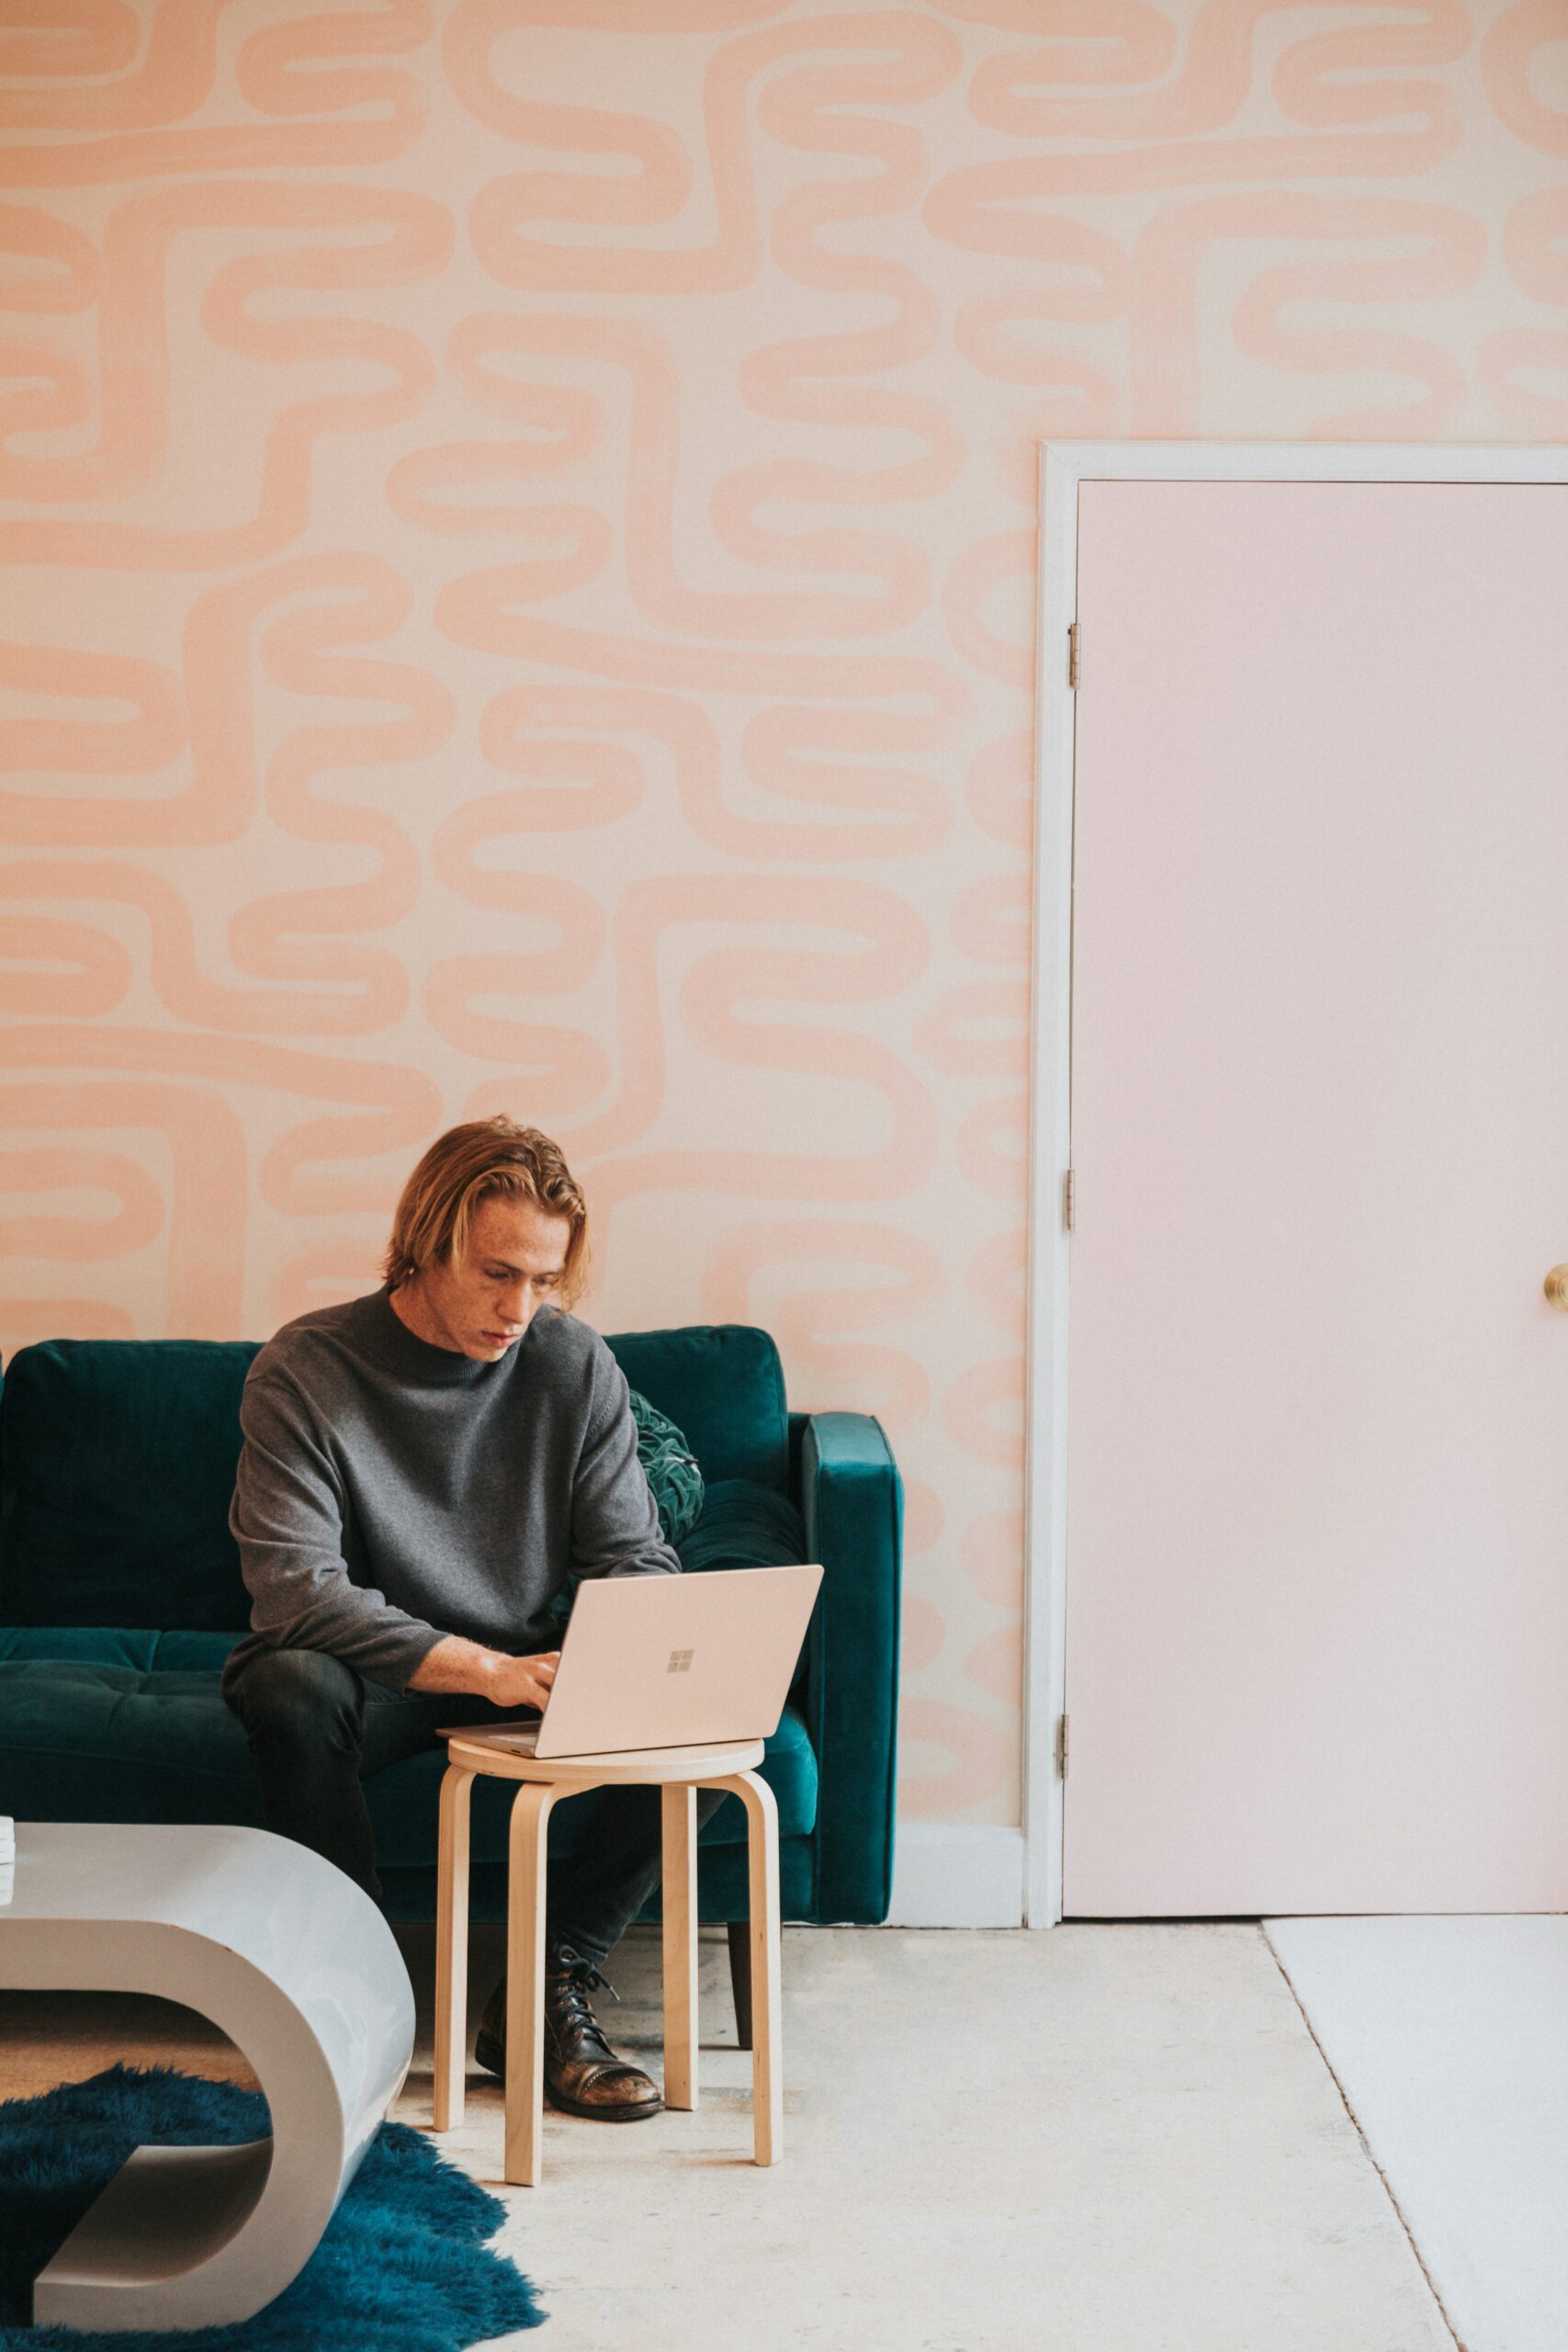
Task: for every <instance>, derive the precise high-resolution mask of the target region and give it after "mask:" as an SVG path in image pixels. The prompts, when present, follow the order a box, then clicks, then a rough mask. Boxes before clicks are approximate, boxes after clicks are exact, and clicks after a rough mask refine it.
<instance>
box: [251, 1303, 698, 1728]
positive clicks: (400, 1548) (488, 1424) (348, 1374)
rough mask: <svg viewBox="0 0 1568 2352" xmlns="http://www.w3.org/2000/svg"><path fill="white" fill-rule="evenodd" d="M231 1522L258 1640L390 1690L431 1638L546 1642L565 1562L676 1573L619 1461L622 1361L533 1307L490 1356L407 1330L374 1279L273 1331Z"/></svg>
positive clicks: (627, 1441) (630, 1465)
mask: <svg viewBox="0 0 1568 2352" xmlns="http://www.w3.org/2000/svg"><path fill="white" fill-rule="evenodd" d="M240 1426H241V1429H242V1430H243V1432H244V1444H243V1448H242V1450H241V1453H240V1466H239V1473H238V1477H237V1481H236V1484H235V1487H234V1499H233V1503H232V1505H231V1509H230V1513H229V1524H230V1527H231V1529H232V1531H233V1533H234V1537H235V1540H236V1542H237V1543H238V1544H239V1547H240V1565H241V1568H242V1570H243V1575H244V1579H245V1584H246V1588H247V1589H248V1590H249V1592H250V1596H251V1626H252V1631H251V1632H250V1633H249V1634H246V1635H245V1636H244V1638H243V1640H242V1641H241V1642H240V1643H239V1644H238V1645H237V1646H236V1647H235V1649H234V1650H233V1651H232V1652H231V1656H230V1658H229V1663H228V1665H227V1666H226V1668H224V1676H223V1682H224V1689H225V1690H226V1691H227V1690H228V1688H229V1687H230V1685H231V1682H232V1679H233V1678H234V1676H235V1675H236V1674H237V1673H238V1672H239V1670H240V1668H242V1667H243V1664H244V1662H245V1660H246V1659H247V1658H248V1657H253V1656H254V1653H255V1652H256V1651H257V1650H258V1649H265V1648H280V1647H283V1646H285V1645H294V1646H299V1647H303V1648H307V1649H317V1650H329V1651H331V1653H332V1654H333V1657H341V1658H343V1659H344V1661H345V1663H346V1664H348V1665H349V1666H352V1667H354V1668H356V1669H357V1670H358V1672H359V1673H361V1674H363V1675H365V1676H366V1677H367V1679H369V1680H370V1681H373V1682H382V1683H386V1684H388V1685H389V1687H390V1688H391V1689H393V1690H403V1689H405V1688H406V1687H407V1684H408V1680H409V1677H410V1676H411V1675H412V1674H413V1673H414V1672H415V1670H416V1669H417V1668H418V1667H419V1665H420V1663H421V1661H422V1660H423V1658H424V1657H426V1656H427V1655H428V1653H429V1652H430V1651H431V1650H433V1649H434V1646H435V1645H436V1643H437V1642H438V1641H440V1640H442V1639H443V1637H444V1636H445V1635H446V1634H466V1635H467V1636H468V1639H469V1640H470V1641H475V1642H482V1643H484V1644H485V1645H486V1646H487V1647H489V1648H491V1649H498V1650H507V1651H511V1652H513V1653H514V1654H516V1655H517V1656H520V1657H521V1656H526V1655H528V1654H529V1653H531V1652H535V1651H538V1650H547V1649H554V1648H557V1647H558V1643H559V1637H558V1633H557V1631H556V1627H555V1624H554V1622H553V1620H552V1618H551V1616H550V1602H551V1600H552V1599H553V1598H554V1596H555V1595H556V1594H557V1593H558V1591H559V1590H560V1589H561V1586H562V1585H563V1584H564V1582H565V1580H566V1577H567V1576H568V1574H569V1572H570V1571H571V1570H575V1571H576V1572H577V1574H578V1575H580V1576H584V1577H614V1576H647V1575H665V1576H670V1575H678V1574H679V1572H680V1566H681V1563H680V1561H679V1559H678V1558H677V1557H676V1555H675V1554H674V1553H673V1552H672V1551H671V1548H670V1546H669V1545H668V1544H666V1543H665V1542H664V1540H663V1538H662V1536H661V1534H660V1527H659V1512H658V1510H657V1507H656V1506H655V1503H654V1500H653V1496H652V1494H651V1492H650V1491H649V1484H648V1480H647V1478H646V1477H645V1476H643V1470H642V1464H641V1463H640V1462H639V1461H638V1459H637V1425H636V1423H635V1422H634V1420H633V1419H632V1413H631V1407H630V1405H629V1403H628V1401H627V1389H626V1374H624V1373H623V1372H622V1370H621V1368H620V1366H619V1364H617V1363H616V1362H615V1357H614V1356H613V1355H612V1354H611V1352H610V1350H609V1349H608V1348H607V1347H606V1346H605V1344H604V1340H602V1339H601V1338H600V1336H599V1334H598V1332H597V1331H595V1330H594V1329H592V1326H591V1325H590V1324H587V1323H581V1322H579V1321H578V1319H577V1317H575V1316H573V1315H570V1314H568V1313H566V1312H565V1311H564V1310H563V1309H561V1308H559V1307H554V1306H541V1307H540V1308H539V1309H538V1310H537V1312H536V1314H535V1317H534V1319H533V1321H532V1322H531V1323H530V1324H529V1326H528V1329H527V1330H526V1332H525V1334H524V1336H523V1338H522V1339H521V1340H518V1341H517V1342H516V1344H515V1345H514V1346H513V1347H512V1348H511V1349H510V1350H509V1351H507V1353H506V1354H505V1355H504V1356H503V1357H502V1359H501V1361H500V1362H499V1363H476V1362H474V1361H473V1360H472V1359H470V1358H469V1357H468V1356H464V1355H459V1354H457V1353H456V1352H455V1351H452V1350H450V1349H446V1348H437V1347H432V1346H431V1345H430V1343H429V1342H428V1341H427V1340H421V1339H418V1338H416V1336H415V1335H414V1333H413V1332H412V1331H411V1330H410V1329H408V1327H407V1325H406V1324H405V1323H403V1322H402V1321H401V1320H400V1317H399V1316H398V1315H397V1313H396V1312H395V1310H394V1309H393V1307H392V1305H391V1299H390V1284H383V1286H382V1287H381V1289H380V1290H378V1291H375V1292H373V1293H372V1294H371V1295H369V1296H368V1297H366V1298H355V1299H351V1300H350V1301H348V1302H347V1303H346V1304H345V1305H344V1306H322V1307H317V1308H316V1309H314V1310H313V1311H312V1312H311V1313H310V1314H308V1315H301V1316H299V1317H297V1318H296V1319H295V1321H293V1322H292V1323H286V1324H285V1325H284V1327H283V1329H281V1330H280V1331H279V1332H278V1333H277V1334H276V1337H275V1338H274V1339H272V1340H268V1342H267V1344H266V1346H265V1347H264V1348H263V1349H262V1351H261V1352H260V1353H259V1354H258V1355H257V1357H256V1359H255V1362H254V1363H253V1364H252V1366H251V1370H250V1374H249V1375H248V1377H247V1379H246V1381H245V1387H244V1394H243V1397H242V1399H241V1404H240Z"/></svg>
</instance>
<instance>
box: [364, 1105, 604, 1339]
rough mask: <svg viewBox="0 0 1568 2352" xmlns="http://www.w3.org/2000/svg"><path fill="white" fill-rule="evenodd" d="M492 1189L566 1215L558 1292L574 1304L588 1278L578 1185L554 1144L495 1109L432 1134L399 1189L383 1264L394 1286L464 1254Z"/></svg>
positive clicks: (585, 1211)
mask: <svg viewBox="0 0 1568 2352" xmlns="http://www.w3.org/2000/svg"><path fill="white" fill-rule="evenodd" d="M497 1193H501V1194H503V1195H505V1196H506V1197H507V1198H509V1199H512V1200H515V1201H535V1202H536V1203H537V1204H538V1205H539V1207H540V1208H541V1209H543V1210H544V1211H545V1213H546V1214H547V1216H564V1217H567V1218H569V1219H570V1224H571V1238H570V1241H569V1242H568V1243H567V1248H566V1266H565V1270H564V1272H563V1273H562V1276H561V1285H560V1290H559V1293H558V1296H559V1298H560V1301H561V1304H562V1305H563V1306H573V1305H575V1303H576V1301H577V1300H578V1299H579V1298H581V1295H582V1292H583V1288H584V1285H585V1283H586V1282H587V1279H588V1204H587V1202H586V1201H585V1200H584V1199H583V1197H582V1189H581V1185H580V1184H579V1183H578V1182H577V1179H576V1177H575V1176H573V1174H572V1172H571V1170H570V1168H569V1167H568V1166H567V1164H566V1161H565V1160H564V1159H562V1157H561V1151H560V1146H559V1145H558V1144H555V1143H552V1142H551V1141H550V1138H549V1136H546V1135H541V1134H540V1133H539V1130H538V1128H537V1127H520V1126H518V1125H517V1124H516V1122H515V1121H514V1120H512V1119H508V1118H505V1117H502V1116H501V1115H500V1114H498V1115H497V1116H496V1117H495V1118H493V1119H470V1120H468V1121H467V1122H466V1123H465V1124H464V1125H462V1126H460V1127H448V1128H447V1130H446V1134H445V1135H444V1136H436V1138H435V1141H434V1143H433V1144H432V1145H431V1147H430V1148H429V1150H428V1151H427V1152H426V1153H425V1155H424V1157H423V1159H422V1160H421V1161H420V1163H419V1165H418V1167H417V1168H416V1169H415V1170H414V1171H413V1173H412V1176H411V1177H410V1178H409V1180H408V1182H407V1183H406V1184H405V1185H404V1186H403V1189H402V1195H401V1198H400V1200H399V1202H398V1205H397V1208H396V1211H395V1212H394V1214H393V1217H392V1234H391V1238H390V1240H389V1242H388V1244H387V1251H386V1256H385V1257H384V1259H383V1260H382V1263H381V1271H382V1272H383V1274H384V1275H385V1276H386V1279H387V1280H388V1282H389V1283H390V1284H391V1285H392V1288H393V1289H394V1290H396V1289H397V1287H398V1285H399V1283H404V1282H407V1281H408V1279H409V1277H410V1275H411V1274H417V1273H422V1272H423V1270H424V1268H425V1267H426V1266H429V1265H432V1264H434V1263H435V1262H436V1261H439V1260H441V1259H445V1258H457V1259H460V1258H462V1257H463V1256H464V1254H465V1252H466V1251H467V1249H468V1227H469V1225H470V1223H471V1221H472V1218H473V1214H474V1211H475V1209H476V1208H478V1206H479V1203H480V1202H481V1201H485V1200H490V1199H491V1198H492V1197H493V1196H494V1195H495V1194H497Z"/></svg>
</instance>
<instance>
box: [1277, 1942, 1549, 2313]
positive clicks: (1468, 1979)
mask: <svg viewBox="0 0 1568 2352" xmlns="http://www.w3.org/2000/svg"><path fill="white" fill-rule="evenodd" d="M1267 1932H1268V1936H1269V1942H1270V1944H1271V1945H1272V1946H1273V1949H1274V1951H1275V1953H1276V1955H1277V1957H1278V1959H1279V1961H1280V1966H1281V1967H1282V1968H1283V1969H1284V1970H1285V1972H1286V1973H1287V1974H1288V1976H1289V1977H1290V1980H1291V1984H1292V1986H1293V1988H1294V1990H1295V1994H1296V1997H1297V1999H1298V2000H1299V2001H1300V2002H1301V2004H1302V2006H1303V2008H1304V2010H1305V2011H1306V2014H1307V2016H1308V2017H1309V2018H1311V2020H1312V2030H1313V2033H1314V2037H1315V2038H1316V2041H1317V2043H1318V2047H1319V2048H1320V2049H1321V2050H1322V2052H1324V2055H1325V2058H1326V2060H1327V2062H1328V2064H1329V2065H1330V2066H1332V2068H1333V2069H1334V2073H1335V2076H1336V2078H1337V2081H1338V2082H1339V2084H1340V2085H1341V2086H1342V2088H1343V2090H1344V2092H1345V2096H1346V2098H1347V2099H1348V2101H1349V2102H1350V2105H1351V2107H1352V2109H1354V2112H1355V2116H1356V2120H1357V2122H1358V2123H1359V2126H1360V2129H1361V2131H1363V2132H1364V2133H1365V2135H1366V2140H1367V2145H1368V2147H1369V2148H1370V2149H1371V2154H1372V2159H1373V2162H1374V2163H1375V2164H1376V2165H1378V2167H1379V2169H1380V2170H1381V2171H1382V2175H1383V2177H1384V2178H1385V2179H1386V2180H1387V2181H1388V2183H1389V2185H1390V2188H1391V2189H1392V2190H1393V2195H1394V2196H1395V2197H1396V2198H1397V2199H1398V2200H1399V2208H1400V2211H1401V2212H1402V2213H1403V2214H1404V2219H1405V2222H1406V2224H1407V2226H1408V2227H1409V2229H1410V2232H1411V2233H1412V2235H1413V2236H1414V2238H1415V2240H1416V2245H1418V2246H1419V2247H1420V2249H1421V2258H1422V2261H1423V2263H1424V2264H1425V2266H1426V2269H1427V2275H1428V2277H1429V2278H1431V2280H1432V2283H1433V2287H1434V2289H1435V2290H1436V2292H1437V2293H1438V2296H1439V2297H1440V2298H1441V2301H1442V2304H1443V2308H1444V2310H1445V2311H1446V2312H1447V2313H1448V2315H1449V2318H1450V2323H1451V2324H1452V2326H1453V2329H1454V2332H1455V2334H1456V2335H1458V2336H1459V2337H1460V2338H1461V2341H1462V2342H1463V2343H1465V2344H1466V2345H1468V2346H1471V2347H1472V2352H1562V2345H1563V2343H1564V2341H1565V2340H1568V2321H1565V2319H1564V2313H1568V2232H1565V2231H1564V2229H1563V2225H1562V2216H1563V2211H1564V2210H1565V2208H1568V2036H1565V2035H1564V2032H1563V2023H1562V2021H1563V2018H1564V2017H1565V2016H1568V1917H1563V1916H1562V1914H1560V1913H1559V1914H1552V1913H1542V1912H1536V1913H1532V1914H1528V1915H1526V1916H1524V1917H1507V1916H1506V1915H1500V1916H1499V1915H1494V1916H1490V1917H1488V1916H1484V1915H1475V1914H1472V1915H1469V1916H1466V1915H1463V1914H1460V1915H1450V1916H1448V1917H1436V1918H1420V1917H1413V1918H1412V1917H1403V1918H1402V1917H1371V1918H1364V1917H1363V1918H1311V1919H1271V1920H1269V1923H1268V1928H1267Z"/></svg>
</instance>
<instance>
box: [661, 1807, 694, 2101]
mask: <svg viewBox="0 0 1568 2352" xmlns="http://www.w3.org/2000/svg"><path fill="white" fill-rule="evenodd" d="M663 1793H664V1897H663V1900H664V2104H665V2106H666V2107H678V2108H687V2109H690V2108H694V2107H695V2105H696V2103H697V1792H696V1790H695V1789H694V1788H693V1787H692V1785H691V1784H690V1782H685V1783H680V1782H676V1781H670V1782H667V1783H666V1785H665V1788H664V1792H663Z"/></svg>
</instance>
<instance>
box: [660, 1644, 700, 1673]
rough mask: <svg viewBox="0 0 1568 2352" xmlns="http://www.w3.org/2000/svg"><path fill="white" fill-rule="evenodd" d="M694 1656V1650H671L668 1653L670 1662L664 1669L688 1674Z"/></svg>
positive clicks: (667, 1671)
mask: <svg viewBox="0 0 1568 2352" xmlns="http://www.w3.org/2000/svg"><path fill="white" fill-rule="evenodd" d="M695 1656H696V1652H695V1651H694V1650H671V1653H670V1663H669V1665H668V1666H667V1667H666V1668H665V1669H664V1671H665V1673H666V1674H690V1672H691V1670H692V1660H693V1658H694V1657H695Z"/></svg>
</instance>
